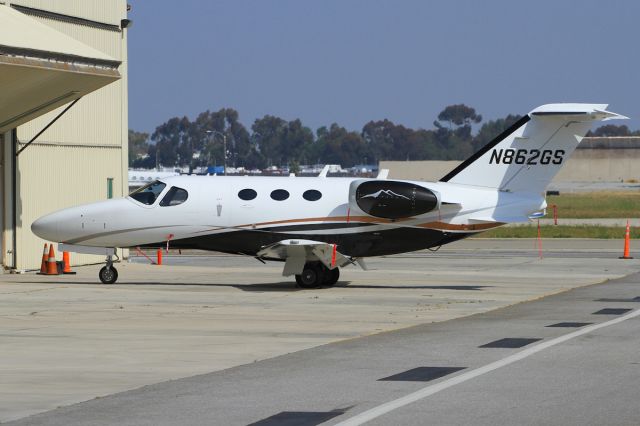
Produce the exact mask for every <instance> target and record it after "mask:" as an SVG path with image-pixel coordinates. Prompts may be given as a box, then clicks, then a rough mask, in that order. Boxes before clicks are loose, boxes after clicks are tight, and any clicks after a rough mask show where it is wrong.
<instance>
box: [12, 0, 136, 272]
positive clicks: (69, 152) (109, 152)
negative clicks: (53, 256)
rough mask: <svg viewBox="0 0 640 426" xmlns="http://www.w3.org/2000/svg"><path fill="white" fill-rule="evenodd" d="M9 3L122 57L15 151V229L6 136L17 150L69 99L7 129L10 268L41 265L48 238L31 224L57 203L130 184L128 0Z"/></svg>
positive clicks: (96, 196) (87, 259)
mask: <svg viewBox="0 0 640 426" xmlns="http://www.w3.org/2000/svg"><path fill="white" fill-rule="evenodd" d="M0 7H2V6H0ZM10 7H11V8H12V9H13V10H17V11H19V12H21V13H23V14H25V15H27V16H28V17H30V18H31V19H33V20H35V21H37V22H40V23H42V24H45V25H46V26H48V27H49V28H52V29H54V30H56V31H58V32H60V33H63V34H65V35H67V36H70V37H72V38H73V39H75V40H77V41H79V42H81V43H83V44H84V45H87V46H89V47H91V48H93V49H96V50H97V51H99V52H102V53H104V54H106V55H107V56H108V57H110V58H112V59H113V60H115V61H117V62H119V63H120V65H119V66H118V68H117V71H118V72H119V74H120V78H119V79H117V80H115V81H113V82H112V83H110V84H108V85H106V86H104V87H102V88H100V89H98V90H96V91H94V92H92V93H88V94H85V95H84V96H83V97H82V98H81V99H80V100H79V101H78V102H77V103H76V104H75V105H74V106H73V107H72V108H71V109H69V110H68V112H66V113H65V114H64V115H63V116H62V117H61V118H60V119H59V120H58V121H56V122H55V123H54V124H53V125H52V126H51V127H50V128H49V129H48V130H46V131H45V132H44V133H43V134H42V135H40V136H39V137H38V138H37V139H36V140H35V142H34V143H32V144H31V145H29V146H28V147H27V148H26V149H25V150H24V151H23V152H21V153H20V155H18V156H17V157H16V162H15V200H14V201H13V203H14V204H15V216H14V220H15V228H13V226H12V225H13V224H12V223H11V222H12V219H11V216H12V215H13V214H14V212H12V207H11V203H12V199H11V198H12V194H11V186H10V182H9V180H10V179H9V176H7V172H6V170H7V169H9V168H10V164H9V162H10V161H11V159H12V157H13V155H12V151H11V146H10V145H11V142H12V141H7V139H11V138H12V137H17V141H18V143H17V144H16V146H15V150H20V149H21V148H22V147H24V145H25V143H27V142H28V141H30V140H31V139H32V138H33V137H34V136H35V135H36V134H37V133H38V132H40V131H41V130H42V129H43V128H44V127H45V126H46V125H47V124H48V123H49V122H50V121H51V120H53V119H54V118H55V117H56V116H57V115H58V114H59V113H60V112H61V111H62V110H63V109H64V108H66V106H68V105H69V104H68V103H67V104H65V105H63V106H60V107H58V108H57V109H55V110H53V111H50V112H48V113H46V114H44V115H41V116H39V117H37V118H34V119H32V120H31V121H29V122H27V123H24V124H21V125H20V126H18V127H17V129H16V130H15V131H13V132H8V133H5V134H4V139H5V143H4V144H3V145H4V148H5V149H4V150H3V157H4V158H3V165H6V166H7V167H5V173H4V180H5V181H4V182H3V188H4V197H3V202H4V209H3V213H4V217H3V223H4V228H3V231H4V232H3V238H2V242H3V257H2V261H3V264H4V266H5V268H15V269H18V270H24V269H36V268H39V266H40V262H41V258H42V247H43V245H44V243H45V241H43V240H41V239H40V238H38V237H36V236H35V235H34V234H33V233H32V232H31V229H30V227H31V223H32V222H33V221H34V220H35V219H37V218H38V217H40V216H42V215H43V214H46V213H49V212H51V211H54V210H57V209H61V208H65V207H71V206H73V205H78V204H82V203H88V202H93V201H98V200H103V199H106V198H107V194H108V185H109V183H108V182H109V181H111V185H112V191H111V192H112V195H113V197H120V196H123V195H125V194H126V192H127V190H128V187H127V181H128V179H127V157H128V152H127V147H128V143H127V138H128V119H127V116H128V109H127V105H128V99H127V31H128V30H127V29H126V23H127V22H126V21H124V22H123V20H126V17H127V3H126V0H15V1H11V2H10ZM123 26H124V27H125V28H123ZM0 121H1V120H0ZM7 142H9V143H7ZM14 229H15V235H14V234H13V232H14ZM13 238H15V241H13ZM56 249H57V247H56ZM57 254H58V259H60V254H59V253H57ZM71 260H72V264H82V263H93V262H101V261H104V258H102V257H97V256H91V255H79V254H72V256H71Z"/></svg>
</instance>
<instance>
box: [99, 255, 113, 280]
mask: <svg viewBox="0 0 640 426" xmlns="http://www.w3.org/2000/svg"><path fill="white" fill-rule="evenodd" d="M98 277H99V278H100V281H102V283H103V284H113V283H115V282H116V280H117V279H118V270H117V269H116V268H114V267H113V256H111V255H108V256H107V265H106V266H103V267H102V269H100V272H99V273H98Z"/></svg>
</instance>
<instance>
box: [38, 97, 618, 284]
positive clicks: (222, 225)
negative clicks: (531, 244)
mask: <svg viewBox="0 0 640 426" xmlns="http://www.w3.org/2000/svg"><path fill="white" fill-rule="evenodd" d="M606 107H607V105H599V104H550V105H543V106H541V107H538V108H536V109H534V110H533V111H531V112H530V113H529V114H527V115H525V116H524V117H522V118H521V119H520V120H518V122H517V123H515V124H514V125H513V126H511V127H510V128H509V129H507V130H506V131H504V132H503V133H502V134H501V135H499V136H498V137H497V138H495V139H494V140H493V141H491V142H490V143H488V144H487V145H486V146H484V147H483V148H482V149H480V151H478V152H476V153H475V154H474V155H472V156H471V157H470V158H468V159H467V160H466V161H464V162H463V163H462V164H460V165H459V166H458V167H457V168H455V170H453V171H451V172H450V173H449V174H447V175H446V176H444V177H443V178H442V179H440V180H439V181H438V182H418V181H404V180H391V179H385V178H384V176H379V177H378V178H375V179H359V178H326V172H324V173H321V174H320V176H318V177H310V178H296V177H293V176H292V177H290V178H282V177H248V176H176V177H170V178H164V179H159V180H157V181H155V182H152V183H150V184H149V185H147V186H145V187H143V188H141V189H138V190H137V191H135V192H133V193H131V194H130V195H129V196H128V197H125V198H121V199H116V200H107V201H102V202H97V203H92V204H86V205H82V206H78V207H72V208H68V209H65V210H61V211H57V212H55V213H51V214H49V215H46V216H43V217H41V218H40V219H38V220H36V221H35V222H34V223H33V224H32V225H31V229H32V230H33V232H34V233H35V234H36V235H38V236H39V237H41V238H43V239H45V240H49V241H56V242H61V243H62V244H61V247H60V249H64V250H66V251H73V252H80V253H103V254H105V255H106V256H107V260H106V266H105V267H103V268H102V269H101V270H100V274H99V277H100V280H101V281H102V282H103V283H114V282H115V281H116V279H117V277H118V273H117V271H116V269H115V268H114V266H113V256H114V255H115V247H137V246H156V247H158V246H165V245H167V246H168V245H169V244H170V245H171V246H172V247H174V248H183V249H187V248H189V249H200V250H215V251H220V252H226V253H234V254H240V255H246V256H253V257H255V258H257V259H258V260H260V261H267V260H273V261H283V262H284V270H283V272H282V274H283V275H285V276H291V275H294V276H295V279H296V282H297V283H298V285H299V286H301V287H304V288H315V287H320V286H332V285H334V284H335V283H336V282H337V281H338V278H339V275H340V270H339V268H340V267H343V266H346V265H349V264H352V263H358V264H359V265H360V266H361V267H363V268H364V267H365V264H364V261H363V258H365V257H369V256H382V255H389V254H395V253H403V252H408V251H414V250H421V249H426V248H432V247H438V246H441V245H443V244H447V243H450V242H452V241H456V240H459V239H461V238H465V237H468V236H470V235H473V234H477V233H479V232H482V231H484V230H487V229H492V228H495V227H498V226H501V225H504V224H506V223H513V222H526V221H528V220H529V219H531V218H534V217H540V216H543V215H544V214H545V208H546V206H547V203H546V201H545V189H546V187H547V185H548V184H549V182H551V179H552V178H553V177H554V176H555V175H556V173H557V172H558V171H559V170H560V168H561V167H562V166H563V165H564V164H565V163H566V161H567V160H568V158H569V156H570V155H571V153H572V152H573V150H574V149H575V148H576V146H577V145H578V143H579V142H580V140H581V139H582V137H583V136H584V135H585V134H586V133H587V131H588V130H589V128H590V127H591V124H592V122H593V121H599V120H609V119H614V118H626V117H624V116H621V115H618V114H615V113H612V112H609V111H606Z"/></svg>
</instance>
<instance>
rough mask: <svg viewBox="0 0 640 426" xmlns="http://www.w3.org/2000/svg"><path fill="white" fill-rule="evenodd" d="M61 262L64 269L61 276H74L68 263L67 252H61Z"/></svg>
mask: <svg viewBox="0 0 640 426" xmlns="http://www.w3.org/2000/svg"><path fill="white" fill-rule="evenodd" d="M62 262H63V264H64V268H63V269H62V273H63V274H67V275H69V274H71V275H73V274H75V272H74V271H72V270H71V264H70V263H69V252H68V251H63V252H62Z"/></svg>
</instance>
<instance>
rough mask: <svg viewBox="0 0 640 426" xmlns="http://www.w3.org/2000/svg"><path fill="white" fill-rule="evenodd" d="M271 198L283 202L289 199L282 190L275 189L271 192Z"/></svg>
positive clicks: (286, 193) (287, 193)
mask: <svg viewBox="0 0 640 426" xmlns="http://www.w3.org/2000/svg"><path fill="white" fill-rule="evenodd" d="M271 198H273V199H274V200H276V201H284V200H286V199H287V198H289V192H288V191H285V190H284V189H276V190H274V191H272V192H271Z"/></svg>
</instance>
